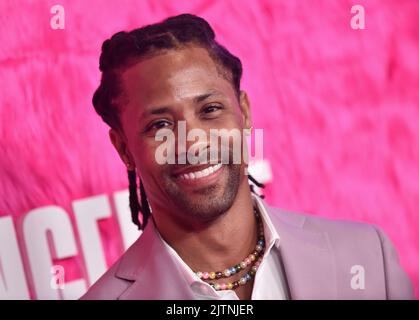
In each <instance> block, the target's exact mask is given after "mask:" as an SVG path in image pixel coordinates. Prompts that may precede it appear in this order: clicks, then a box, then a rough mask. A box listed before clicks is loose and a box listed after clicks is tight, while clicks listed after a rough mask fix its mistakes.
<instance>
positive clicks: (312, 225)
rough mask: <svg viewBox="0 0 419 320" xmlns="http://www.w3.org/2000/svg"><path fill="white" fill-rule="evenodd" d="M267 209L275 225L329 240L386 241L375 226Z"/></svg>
mask: <svg viewBox="0 0 419 320" xmlns="http://www.w3.org/2000/svg"><path fill="white" fill-rule="evenodd" d="M268 208H269V213H270V217H271V218H272V219H273V220H274V221H276V222H277V223H280V224H281V223H282V224H284V223H285V224H288V225H292V226H294V227H299V228H302V229H304V230H307V231H312V232H317V233H326V234H327V235H328V237H329V238H330V239H331V240H332V239H334V240H339V239H348V238H349V239H362V240H369V242H372V243H374V244H380V243H381V242H382V241H384V239H387V237H386V236H385V233H384V232H383V230H382V229H381V228H380V227H378V226H377V225H375V224H371V223H365V222H358V221H350V220H343V219H331V218H325V217H321V216H316V215H313V214H308V213H298V212H293V211H289V210H284V209H280V208H274V207H268Z"/></svg>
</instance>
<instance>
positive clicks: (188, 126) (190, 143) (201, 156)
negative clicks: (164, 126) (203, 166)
mask: <svg viewBox="0 0 419 320" xmlns="http://www.w3.org/2000/svg"><path fill="white" fill-rule="evenodd" d="M177 129H178V130H177V135H176V158H177V160H178V163H179V164H186V163H190V164H197V163H206V162H207V159H208V152H207V151H208V147H209V134H208V131H207V129H206V128H205V127H203V126H202V125H201V124H200V123H199V121H196V120H194V119H190V120H183V121H179V122H178V126H177Z"/></svg>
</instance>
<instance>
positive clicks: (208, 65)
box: [121, 47, 234, 108]
mask: <svg viewBox="0 0 419 320" xmlns="http://www.w3.org/2000/svg"><path fill="white" fill-rule="evenodd" d="M220 68H221V67H220V66H218V65H217V64H216V63H215V62H214V61H213V59H212V58H211V57H210V56H209V54H208V52H207V50H206V49H204V48H200V47H186V48H183V49H177V50H168V51H166V52H164V53H161V54H158V55H156V56H153V57H151V58H148V59H145V60H141V61H140V62H138V63H136V64H134V65H133V66H131V67H129V68H128V69H127V70H125V71H124V72H123V73H122V75H121V79H122V86H123V90H124V93H125V95H126V97H127V98H128V104H129V105H133V104H134V105H135V106H136V107H137V108H138V107H139V106H144V107H146V106H149V105H151V104H167V103H175V102H176V101H181V100H184V99H188V98H192V97H194V96H196V95H197V94H202V92H203V91H208V89H215V90H217V91H221V92H225V93H226V94H231V93H233V94H234V90H233V86H232V84H231V82H230V81H228V80H227V79H226V78H225V76H223V75H222V74H221V72H220Z"/></svg>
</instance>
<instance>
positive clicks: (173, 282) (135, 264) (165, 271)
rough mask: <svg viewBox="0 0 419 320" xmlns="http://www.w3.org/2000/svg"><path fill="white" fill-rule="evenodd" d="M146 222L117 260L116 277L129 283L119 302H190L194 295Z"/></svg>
mask: <svg viewBox="0 0 419 320" xmlns="http://www.w3.org/2000/svg"><path fill="white" fill-rule="evenodd" d="M154 228H155V226H154V222H153V221H152V220H150V222H149V225H148V226H147V228H146V229H145V230H144V233H143V234H142V235H141V236H140V237H139V239H138V240H137V241H136V242H135V243H134V244H133V245H132V246H131V248H130V249H129V250H128V251H127V253H126V254H125V255H124V257H123V258H122V260H121V263H120V265H119V268H118V270H117V271H116V276H117V277H118V278H121V279H125V280H129V281H132V282H133V283H132V285H130V286H129V287H128V288H127V289H126V290H125V291H124V292H123V293H122V294H121V295H120V296H119V299H121V300H140V299H150V300H157V299H160V300H165V299H170V300H171V299H174V300H177V299H179V300H186V299H188V300H190V299H194V294H193V292H192V290H191V289H190V286H189V284H188V283H187V282H186V280H185V278H184V277H183V275H182V274H181V273H180V271H179V270H178V269H177V266H176V264H175V263H174V261H173V259H172V257H171V256H170V255H169V253H168V252H167V250H166V248H164V245H163V243H162V242H161V240H160V239H159V238H158V235H157V234H156V230H155V229H154Z"/></svg>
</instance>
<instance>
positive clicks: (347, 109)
mask: <svg viewBox="0 0 419 320" xmlns="http://www.w3.org/2000/svg"><path fill="white" fill-rule="evenodd" d="M55 4H60V5H61V6H62V7H63V8H64V9H65V28H64V29H57V30H55V29H53V28H52V27H51V25H50V20H51V17H52V16H53V13H51V12H50V9H51V7H52V6H53V5H55ZM355 4H360V5H362V6H363V7H364V9H365V29H358V30H356V29H355V30H354V29H352V28H351V25H350V20H351V18H352V16H353V14H352V13H351V12H350V10H351V7H352V6H353V5H355ZM185 12H189V13H194V14H197V15H200V16H202V17H204V18H206V19H207V20H208V21H209V22H210V23H211V25H212V26H213V28H214V29H215V31H216V34H217V39H218V41H219V42H221V43H222V44H224V45H225V46H226V47H227V48H229V50H231V51H232V52H233V53H234V54H236V55H237V56H239V57H240V58H241V59H242V62H243V66H244V75H243V81H242V88H243V89H244V90H246V91H247V92H248V93H249V96H250V99H251V103H252V115H253V121H254V127H255V128H263V130H264V159H265V160H266V161H267V162H268V163H269V165H270V168H271V172H272V179H271V180H270V181H269V182H268V183H267V187H266V189H265V191H264V192H265V195H266V201H267V202H268V203H269V204H271V205H274V206H277V207H281V208H284V209H288V210H293V211H298V212H305V213H309V214H313V215H318V216H324V217H329V218H334V219H349V220H356V221H364V222H368V223H374V224H376V225H378V226H380V227H381V228H382V229H383V230H384V231H385V232H386V233H387V234H388V235H389V237H390V238H391V240H392V241H393V243H394V244H395V246H396V248H397V250H398V252H399V256H400V260H401V264H402V266H403V267H404V268H405V270H406V271H407V272H408V274H409V276H410V278H411V279H412V282H413V283H414V286H415V292H416V296H417V297H419V232H418V231H419V210H418V209H419V90H418V88H419V1H416V0H368V1H367V0H365V1H362V0H354V1H349V0H340V1H335V0H329V1H327V0H318V1H290V0H257V1H256V0H247V1H234V0H230V1H224V0H223V1H209V0H202V1H201V0H199V1H151V0H150V1H148V0H147V1H146V0H142V1H133V0H117V1H115V0H108V1H99V0H91V1H90V0H89V1H82V0H72V1H69V0H68V1H67V0H60V1H56V0H54V1H4V0H3V1H1V2H0V38H1V41H0V43H1V45H0V84H1V85H0V88H1V94H0V107H1V109H0V116H1V120H0V137H1V140H0V150H1V157H0V168H1V169H0V170H1V171H0V179H1V183H0V221H1V220H2V219H4V221H6V220H5V219H6V218H12V221H13V228H12V230H14V233H15V235H16V239H17V243H18V247H19V256H20V257H21V259H22V264H23V267H24V275H25V276H24V279H22V281H23V282H24V283H26V285H27V288H28V291H29V292H30V295H29V298H31V299H38V298H40V296H38V295H37V292H36V289H35V286H34V282H35V279H36V277H37V274H36V273H35V272H34V270H33V266H31V265H30V263H29V262H28V260H29V256H30V254H31V253H30V252H28V251H29V249H28V247H29V244H28V240H27V239H25V237H24V235H23V233H24V227H23V224H24V222H25V219H27V215H28V212H30V211H31V210H33V209H36V208H43V207H45V206H52V205H53V206H58V207H60V208H62V209H63V210H64V211H65V212H66V215H67V216H68V218H69V219H70V221H71V228H72V230H73V232H74V234H75V237H76V246H77V248H78V250H77V252H78V254H76V255H74V256H71V257H67V258H65V259H61V260H59V259H58V260H56V261H53V263H54V264H60V265H63V266H65V270H66V274H65V279H66V281H71V280H77V279H85V278H86V273H87V271H86V266H85V262H86V252H83V250H86V248H87V247H84V248H81V240H80V239H79V230H78V226H77V225H76V223H75V217H74V208H73V204H74V201H76V200H78V199H86V198H89V197H93V196H96V195H106V196H108V198H109V201H110V203H112V199H113V198H112V194H113V193H114V192H116V191H119V190H125V189H126V188H127V186H128V180H127V177H126V171H125V170H124V168H125V167H124V166H123V164H122V162H121V161H120V159H119V157H118V155H117V153H116V151H115V150H114V149H113V147H112V145H111V143H110V141H109V138H108V128H107V126H106V125H105V124H104V123H103V122H102V121H101V119H100V118H99V117H98V116H97V115H96V114H95V112H94V109H93V107H92V105H91V97H92V94H93V91H94V90H95V89H96V87H97V86H98V83H99V79H100V73H99V70H98V59H99V54H100V47H101V44H102V42H103V41H104V40H105V39H107V38H108V37H110V36H111V35H112V34H113V33H115V32H117V31H120V30H130V29H133V28H137V27H139V26H142V25H145V24H148V23H153V22H156V21H159V20H162V19H163V18H165V17H167V16H170V15H175V14H179V13H185ZM111 208H112V214H111V215H110V216H109V217H108V218H105V219H100V220H98V231H99V234H100V239H101V242H100V245H101V248H102V250H103V253H104V255H105V257H106V264H107V266H110V264H112V263H113V262H114V261H115V260H116V259H117V258H118V257H119V256H120V255H121V254H122V252H123V250H124V245H123V241H122V238H121V231H120V228H119V226H118V221H117V217H116V213H115V212H116V210H115V205H114V204H113V203H112V206H111ZM127 215H129V213H127ZM127 219H128V220H129V217H127ZM29 227H30V228H36V227H37V226H36V225H35V224H34V225H33V226H29ZM51 241H52V242H54V241H53V240H51V239H50V242H51ZM9 243H10V244H11V243H12V240H11V238H10V237H9V236H7V237H6V235H5V234H0V248H3V249H0V282H2V281H3V282H4V281H5V280H4V275H3V280H2V267H1V266H2V265H5V261H6V260H5V259H8V256H7V255H5V254H3V255H2V254H1V250H3V251H4V252H6V251H7V250H6V247H7V246H8V245H9ZM51 250H53V249H51ZM53 251H54V250H53ZM4 272H5V271H4V270H3V273H4ZM6 280H7V279H6ZM6 282H7V281H6ZM89 285H91V283H89V282H88V281H87V282H86V287H88V286H89ZM3 286H4V283H3ZM7 286H9V288H11V286H13V283H10V281H9V283H6V287H7ZM22 297H23V296H22Z"/></svg>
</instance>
